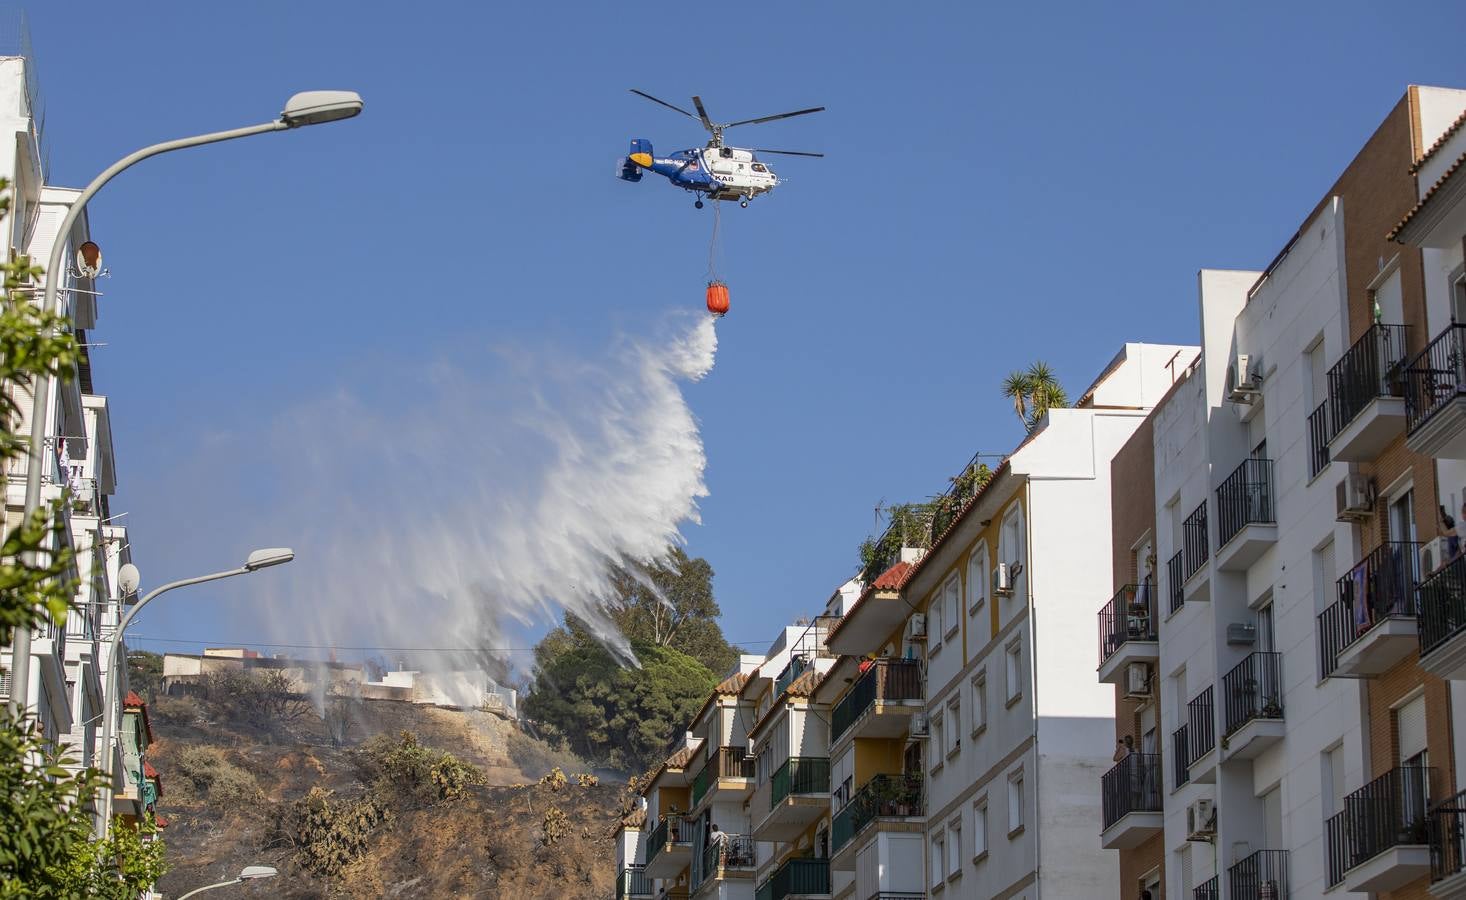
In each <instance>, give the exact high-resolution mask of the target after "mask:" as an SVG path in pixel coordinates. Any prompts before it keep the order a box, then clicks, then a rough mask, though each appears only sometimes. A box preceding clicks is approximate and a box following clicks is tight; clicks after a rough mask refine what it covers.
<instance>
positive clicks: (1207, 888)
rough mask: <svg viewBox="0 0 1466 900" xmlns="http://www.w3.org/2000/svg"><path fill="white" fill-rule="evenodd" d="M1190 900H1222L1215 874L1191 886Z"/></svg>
mask: <svg viewBox="0 0 1466 900" xmlns="http://www.w3.org/2000/svg"><path fill="white" fill-rule="evenodd" d="M1191 900H1222V895H1221V888H1219V887H1218V886H1217V876H1215V875H1213V876H1212V877H1210V878H1208V879H1207V880H1206V881H1203V882H1202V883H1201V884H1198V885H1197V886H1196V887H1194V888H1192V889H1191Z"/></svg>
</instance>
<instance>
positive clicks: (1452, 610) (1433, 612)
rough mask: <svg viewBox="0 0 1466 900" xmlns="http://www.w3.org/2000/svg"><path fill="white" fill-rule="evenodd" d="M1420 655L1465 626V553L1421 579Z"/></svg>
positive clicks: (1457, 632)
mask: <svg viewBox="0 0 1466 900" xmlns="http://www.w3.org/2000/svg"><path fill="white" fill-rule="evenodd" d="M1419 593H1420V622H1419V626H1418V627H1419V628H1420V655H1421V656H1424V655H1426V654H1427V653H1429V652H1431V651H1432V650H1434V649H1436V648H1437V647H1439V646H1441V645H1442V644H1444V643H1445V642H1446V641H1448V640H1450V639H1451V638H1453V637H1455V636H1456V635H1458V634H1460V633H1461V631H1462V629H1466V555H1463V556H1457V557H1456V558H1455V559H1453V560H1451V561H1450V562H1448V563H1446V564H1445V565H1444V566H1442V567H1441V568H1439V569H1437V570H1436V571H1435V572H1434V573H1432V574H1431V575H1430V576H1429V577H1427V578H1426V579H1425V580H1424V581H1422V582H1421V583H1420V592H1419Z"/></svg>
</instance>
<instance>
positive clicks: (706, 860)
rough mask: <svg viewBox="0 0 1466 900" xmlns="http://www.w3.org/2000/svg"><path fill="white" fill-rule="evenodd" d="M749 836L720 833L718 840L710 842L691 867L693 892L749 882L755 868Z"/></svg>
mask: <svg viewBox="0 0 1466 900" xmlns="http://www.w3.org/2000/svg"><path fill="white" fill-rule="evenodd" d="M754 857H755V853H754V841H753V836H752V835H747V834H726V833H725V834H723V837H722V840H719V841H710V842H709V843H708V845H707V846H706V847H704V848H703V852H702V856H701V857H700V858H699V859H698V860H697V863H696V865H694V866H693V871H692V884H693V886H694V887H693V893H694V894H695V895H696V894H701V893H702V892H703V891H709V892H710V893H711V889H712V888H714V887H715V886H716V885H717V884H718V883H719V882H721V881H725V880H738V881H745V882H748V881H752V880H753V871H754V867H755V859H754Z"/></svg>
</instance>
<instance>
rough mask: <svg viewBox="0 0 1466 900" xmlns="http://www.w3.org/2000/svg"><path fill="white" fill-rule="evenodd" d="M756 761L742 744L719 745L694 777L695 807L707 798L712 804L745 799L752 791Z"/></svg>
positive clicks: (693, 799)
mask: <svg viewBox="0 0 1466 900" xmlns="http://www.w3.org/2000/svg"><path fill="white" fill-rule="evenodd" d="M755 762H756V761H755V760H754V759H752V758H750V757H749V755H748V751H747V750H745V749H744V748H742V747H719V748H718V749H717V750H715V751H713V754H712V756H710V757H708V761H707V764H706V765H704V766H703V767H702V769H701V770H700V771H699V772H698V773H697V774H696V775H694V776H693V778H692V808H693V809H694V810H696V809H698V808H699V807H700V806H701V804H702V801H703V799H704V798H706V799H707V801H708V802H709V803H718V802H722V801H728V800H742V799H743V798H744V797H746V796H748V795H749V794H750V793H752V791H753V776H754V765H755Z"/></svg>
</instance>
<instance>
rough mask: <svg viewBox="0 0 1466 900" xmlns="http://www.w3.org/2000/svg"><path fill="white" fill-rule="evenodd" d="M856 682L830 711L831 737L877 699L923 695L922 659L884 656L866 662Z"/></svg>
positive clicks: (853, 720)
mask: <svg viewBox="0 0 1466 900" xmlns="http://www.w3.org/2000/svg"><path fill="white" fill-rule="evenodd" d="M861 665H863V666H865V667H866V668H865V671H864V672H863V673H862V674H861V676H860V678H859V679H857V680H856V682H855V685H854V686H853V687H852V688H850V691H849V692H848V693H847V694H846V695H845V696H844V697H842V698H840V702H839V703H836V704H835V708H834V710H833V711H832V712H831V713H830V735H831V738H830V739H831V741H837V740H839V739H840V736H841V735H843V734H844V733H845V732H846V731H847V730H849V728H850V726H851V725H854V724H855V722H856V721H857V720H858V719H859V718H860V717H861V716H862V715H864V714H865V711H866V710H867V709H870V707H871V705H872V704H874V703H875V702H876V701H877V700H880V701H882V702H891V701H897V700H920V699H922V686H921V662H920V661H919V660H915V659H893V658H890V657H882V658H881V659H877V660H874V661H870V662H869V663H868V664H867V663H861Z"/></svg>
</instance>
